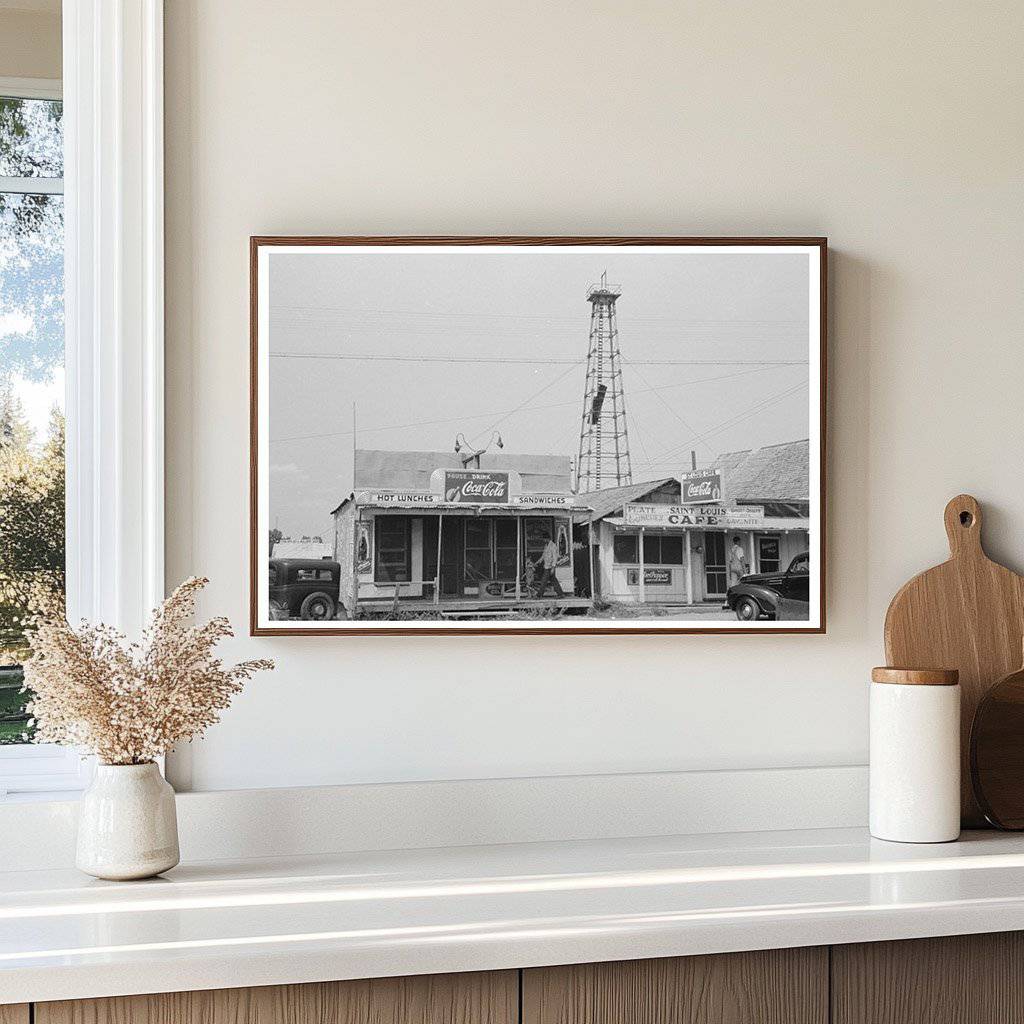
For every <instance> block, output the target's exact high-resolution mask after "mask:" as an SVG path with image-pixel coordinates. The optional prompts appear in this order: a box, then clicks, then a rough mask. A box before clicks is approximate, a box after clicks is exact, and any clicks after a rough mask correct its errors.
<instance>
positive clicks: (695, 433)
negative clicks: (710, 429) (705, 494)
mask: <svg viewBox="0 0 1024 1024" xmlns="http://www.w3.org/2000/svg"><path fill="white" fill-rule="evenodd" d="M633 368H634V369H636V367H633ZM636 375H637V376H638V377H639V378H640V379H641V380H642V381H643V382H644V383H645V384H646V385H647V387H648V389H649V390H651V391H654V388H653V387H652V386H651V382H650V381H649V380H648V379H647V378H646V377H645V376H644V375H643V374H642V373H641V372H640V371H639V370H637V371H636ZM654 397H655V398H657V399H658V401H659V402H661V404H662V405H663V406H665V408H666V409H668V411H669V412H670V413H671V414H672V415H673V416H675V418H676V419H677V420H679V422H680V423H682V425H683V426H684V427H686V429H687V430H688V431H690V433H691V434H692V435H693V436H694V437H696V438H697V439H698V440H700V441H702V442H703V444H704V447H705V448H707V449H708V451H710V452H711V453H712V455H713V454H714V449H713V448H712V446H711V445H710V444H709V443H708V441H707V439H706V438H705V437H704V436H703V435H702V434H701V433H700V432H699V431H698V430H696V429H695V428H694V427H692V426H690V424H689V423H687V422H686V420H685V419H683V416H682V414H681V413H679V412H677V411H676V410H675V409H673V408H672V406H671V405H669V404H668V401H667V400H666V398H665V396H664V395H663V394H662V393H661V392H660V391H654Z"/></svg>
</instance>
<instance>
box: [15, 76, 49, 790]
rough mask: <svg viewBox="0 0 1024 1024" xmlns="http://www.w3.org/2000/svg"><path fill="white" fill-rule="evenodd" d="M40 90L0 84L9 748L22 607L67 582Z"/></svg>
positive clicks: (19, 712)
mask: <svg viewBox="0 0 1024 1024" xmlns="http://www.w3.org/2000/svg"><path fill="white" fill-rule="evenodd" d="M38 92H39V93H40V95H36V96H23V95H0V746H3V747H10V746H19V745H23V744H25V743H27V742H30V741H31V738H32V728H31V724H30V721H29V716H28V714H27V713H26V711H25V703H26V701H27V699H28V695H27V694H24V693H22V692H21V686H22V672H21V668H20V667H19V665H20V662H21V661H22V660H23V659H24V658H25V656H26V655H27V654H28V652H29V649H30V642H31V635H30V632H29V631H28V630H27V629H26V627H25V619H26V616H27V615H28V614H30V613H31V611H32V609H33V608H34V607H35V606H37V604H38V602H39V599H40V598H42V597H44V596H45V595H47V594H59V595H63V592H64V569H65V547H64V197H63V190H64V183H63V172H64V166H63V165H64V157H63V106H62V103H61V101H60V100H59V99H57V98H55V96H54V95H53V94H54V93H55V92H56V90H55V89H54V88H53V86H52V85H46V86H43V87H41V88H40V89H39V90H38ZM47 92H49V93H50V94H51V96H50V97H46V96H45V95H43V94H45V93H47ZM2 786H3V781H2V779H0V788H2Z"/></svg>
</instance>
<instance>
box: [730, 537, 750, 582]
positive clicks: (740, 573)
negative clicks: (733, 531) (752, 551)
mask: <svg viewBox="0 0 1024 1024" xmlns="http://www.w3.org/2000/svg"><path fill="white" fill-rule="evenodd" d="M748 570H749V564H748V562H747V556H746V554H745V553H744V551H743V545H742V544H741V543H740V539H739V537H733V539H732V547H731V548H730V549H729V586H730V587H733V586H735V585H736V584H737V583H739V581H740V580H741V579H743V577H744V576H746V575H747V571H748Z"/></svg>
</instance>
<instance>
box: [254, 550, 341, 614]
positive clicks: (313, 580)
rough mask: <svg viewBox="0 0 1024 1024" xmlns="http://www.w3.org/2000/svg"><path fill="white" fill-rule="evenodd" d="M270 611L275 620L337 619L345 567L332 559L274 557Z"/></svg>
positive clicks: (271, 575) (271, 572)
mask: <svg viewBox="0 0 1024 1024" xmlns="http://www.w3.org/2000/svg"><path fill="white" fill-rule="evenodd" d="M268 575H269V586H270V613H271V616H272V617H273V618H275V619H311V620H314V621H319V620H322V619H333V618H334V613H335V611H336V610H337V607H338V594H339V586H340V580H341V566H340V565H339V564H338V563H337V562H332V561H331V560H330V559H328V558H272V559H270V571H269V574H268Z"/></svg>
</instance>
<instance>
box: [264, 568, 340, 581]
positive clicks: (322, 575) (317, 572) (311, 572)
mask: <svg viewBox="0 0 1024 1024" xmlns="http://www.w3.org/2000/svg"><path fill="white" fill-rule="evenodd" d="M295 579H296V580H297V581H298V582H299V583H310V582H313V581H315V580H324V581H326V582H327V583H330V581H331V570H330V569H299V570H297V571H296V573H295ZM271 582H273V580H271Z"/></svg>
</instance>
